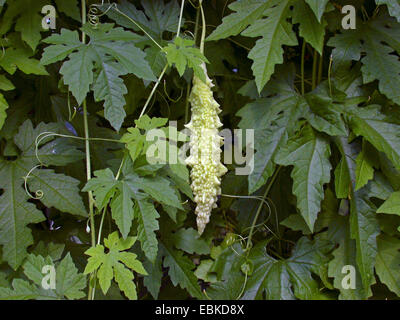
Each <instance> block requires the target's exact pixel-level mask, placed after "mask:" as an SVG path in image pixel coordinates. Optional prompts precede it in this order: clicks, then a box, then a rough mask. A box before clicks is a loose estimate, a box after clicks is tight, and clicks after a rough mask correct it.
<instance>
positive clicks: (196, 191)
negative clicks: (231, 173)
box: [186, 76, 227, 234]
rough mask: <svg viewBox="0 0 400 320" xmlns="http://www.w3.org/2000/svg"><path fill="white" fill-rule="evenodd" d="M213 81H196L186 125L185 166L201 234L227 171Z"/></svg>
mask: <svg viewBox="0 0 400 320" xmlns="http://www.w3.org/2000/svg"><path fill="white" fill-rule="evenodd" d="M212 86H213V84H212V81H211V80H210V79H209V78H208V77H207V76H206V83H204V82H203V81H202V80H201V79H199V78H198V77H196V76H195V77H194V78H193V88H192V92H191V94H190V97H189V101H190V104H191V108H192V119H191V121H190V122H189V123H188V124H187V125H186V127H187V128H189V129H190V131H191V134H190V156H189V157H188V158H187V159H186V164H187V165H189V166H190V167H192V169H191V173H190V177H191V181H192V183H191V187H192V190H193V195H194V201H195V202H196V204H197V206H196V211H195V213H196V215H197V219H196V220H197V228H198V231H199V234H202V233H203V231H204V228H205V226H206V225H207V223H208V222H209V221H210V215H211V211H212V209H213V208H216V207H217V204H216V202H217V199H218V195H220V194H221V187H220V185H221V176H223V175H224V174H225V173H226V171H227V169H226V168H225V166H224V165H223V164H222V163H221V152H222V151H221V145H222V144H223V138H222V137H221V136H219V135H218V128H219V127H221V126H222V123H221V121H220V119H219V117H218V114H219V113H220V112H221V109H220V108H219V104H218V103H217V102H216V101H215V100H214V97H213V93H212V91H211V88H212Z"/></svg>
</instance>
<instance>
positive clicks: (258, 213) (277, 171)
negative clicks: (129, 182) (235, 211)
mask: <svg viewBox="0 0 400 320" xmlns="http://www.w3.org/2000/svg"><path fill="white" fill-rule="evenodd" d="M280 170H281V167H278V169H277V170H276V171H275V173H274V175H273V176H272V178H271V181H270V182H269V184H268V185H267V188H266V189H265V192H264V194H263V196H262V199H263V200H265V198H266V197H267V196H268V193H269V191H270V190H271V187H272V185H273V184H274V182H275V179H276V177H277V176H278V173H279V171H280ZM263 203H264V201H262V202H261V203H260V205H259V206H258V209H257V212H256V215H255V216H254V219H253V223H252V225H251V228H250V232H249V238H248V239H247V245H246V251H247V254H248V250H249V249H250V245H251V239H252V237H253V233H254V229H255V226H256V224H257V220H258V217H259V215H260V213H261V209H262V207H263Z"/></svg>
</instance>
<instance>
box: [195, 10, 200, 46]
mask: <svg viewBox="0 0 400 320" xmlns="http://www.w3.org/2000/svg"><path fill="white" fill-rule="evenodd" d="M199 21H200V10H199V8H197V11H196V24H195V25H194V43H195V45H197V34H198V33H199Z"/></svg>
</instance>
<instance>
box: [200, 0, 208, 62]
mask: <svg viewBox="0 0 400 320" xmlns="http://www.w3.org/2000/svg"><path fill="white" fill-rule="evenodd" d="M199 4H200V13H201V22H202V29H201V38H200V52H201V53H202V54H204V42H205V39H206V29H207V25H206V17H205V15H204V10H203V0H199Z"/></svg>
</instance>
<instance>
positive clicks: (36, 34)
mask: <svg viewBox="0 0 400 320" xmlns="http://www.w3.org/2000/svg"><path fill="white" fill-rule="evenodd" d="M46 4H48V3H47V2H46V1H45V0H21V1H19V2H18V3H16V2H15V1H12V2H9V3H8V4H7V10H6V12H5V13H4V16H3V17H2V22H1V24H0V35H3V34H6V33H7V32H8V31H9V30H10V29H11V27H12V25H13V23H14V21H15V22H16V24H15V30H16V31H19V32H20V33H21V38H22V40H23V41H25V42H26V43H27V44H28V45H29V46H30V47H31V48H32V50H33V51H35V49H36V47H37V45H38V44H39V42H40V39H41V35H40V33H41V32H43V31H45V30H44V29H43V28H42V19H43V16H42V15H41V10H42V8H43V6H45V5H46ZM26 8H29V10H26Z"/></svg>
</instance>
